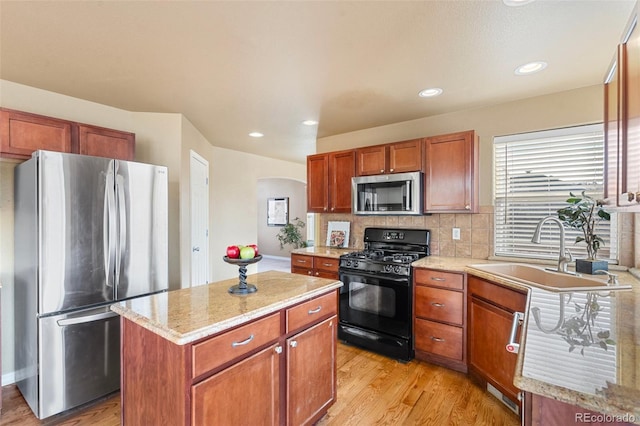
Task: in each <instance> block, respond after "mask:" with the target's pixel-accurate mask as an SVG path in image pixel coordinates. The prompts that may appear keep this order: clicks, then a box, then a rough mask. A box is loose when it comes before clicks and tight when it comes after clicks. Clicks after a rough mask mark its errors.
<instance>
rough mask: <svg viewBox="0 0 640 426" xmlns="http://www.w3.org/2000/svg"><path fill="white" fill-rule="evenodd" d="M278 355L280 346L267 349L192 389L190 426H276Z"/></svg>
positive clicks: (277, 422)
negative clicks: (192, 425)
mask: <svg viewBox="0 0 640 426" xmlns="http://www.w3.org/2000/svg"><path fill="white" fill-rule="evenodd" d="M281 352H282V349H281V346H279V345H273V346H270V347H268V348H267V349H264V350H263V351H261V352H258V353H257V354H255V355H252V356H250V357H249V358H247V359H245V360H244V361H241V362H239V363H237V364H234V365H233V366H231V367H229V368H227V369H226V370H223V371H221V372H220V373H218V374H215V375H213V376H211V377H209V378H208V379H206V380H203V381H202V382H200V383H198V384H196V385H194V386H193V387H192V390H191V396H192V398H191V400H192V402H191V420H192V423H193V424H194V425H241V424H242V425H258V424H260V425H278V424H279V422H280V367H279V365H280V353H281ZM176 396H178V395H176ZM221 401H226V402H225V403H222V402H221Z"/></svg>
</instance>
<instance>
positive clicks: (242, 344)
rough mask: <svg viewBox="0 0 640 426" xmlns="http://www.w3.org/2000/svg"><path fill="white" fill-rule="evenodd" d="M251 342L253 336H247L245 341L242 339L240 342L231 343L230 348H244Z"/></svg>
mask: <svg viewBox="0 0 640 426" xmlns="http://www.w3.org/2000/svg"><path fill="white" fill-rule="evenodd" d="M252 340H253V334H252V335H251V336H249V337H248V338H247V339H244V340H243V341H242V342H233V343H232V344H231V346H232V347H234V348H235V347H236V346H244V345H247V344H249V342H251V341H252Z"/></svg>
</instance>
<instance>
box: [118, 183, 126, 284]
mask: <svg viewBox="0 0 640 426" xmlns="http://www.w3.org/2000/svg"><path fill="white" fill-rule="evenodd" d="M123 187H124V177H123V176H122V175H116V197H117V198H118V249H117V255H116V288H117V286H119V285H120V264H121V263H122V256H123V253H126V251H127V209H126V206H125V203H126V200H125V196H124V188H123Z"/></svg>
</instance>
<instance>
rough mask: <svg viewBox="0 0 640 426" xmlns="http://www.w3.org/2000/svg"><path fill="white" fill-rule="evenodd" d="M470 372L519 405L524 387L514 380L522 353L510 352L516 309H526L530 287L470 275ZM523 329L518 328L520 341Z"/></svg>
mask: <svg viewBox="0 0 640 426" xmlns="http://www.w3.org/2000/svg"><path fill="white" fill-rule="evenodd" d="M467 282H468V285H469V288H468V302H467V308H468V314H467V318H468V321H469V332H468V350H469V354H468V356H469V374H470V375H471V377H472V378H474V379H475V380H476V381H478V382H480V383H481V384H483V385H486V383H490V384H491V385H492V386H494V387H495V388H496V389H498V390H499V391H500V392H502V394H503V395H504V396H506V397H507V398H509V400H511V402H512V403H513V404H514V405H515V404H517V405H519V404H520V403H519V401H518V393H519V392H520V390H519V389H518V388H516V387H515V386H514V384H513V378H514V374H515V369H516V360H517V357H518V355H517V354H515V353H511V352H507V350H506V345H507V343H508V342H509V336H510V334H511V326H512V324H513V315H514V312H524V310H525V307H526V301H527V295H526V291H525V290H524V289H523V290H522V291H518V290H515V289H511V288H507V287H504V286H501V285H499V284H496V283H493V282H490V281H487V280H484V279H481V278H478V277H475V276H473V275H469V276H468V278H467ZM519 336H520V333H519V332H518V337H517V339H518V341H519Z"/></svg>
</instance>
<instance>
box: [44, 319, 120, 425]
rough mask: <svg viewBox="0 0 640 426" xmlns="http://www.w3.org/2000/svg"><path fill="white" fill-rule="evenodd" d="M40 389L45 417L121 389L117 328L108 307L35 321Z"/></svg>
mask: <svg viewBox="0 0 640 426" xmlns="http://www.w3.org/2000/svg"><path fill="white" fill-rule="evenodd" d="M38 328H39V334H40V342H41V343H40V350H39V354H40V355H39V357H40V359H39V365H40V368H39V374H40V380H39V381H38V383H39V387H40V392H39V393H40V400H39V404H38V405H39V408H38V412H37V413H36V414H37V415H38V417H40V418H44V417H48V416H51V415H53V414H56V413H59V412H61V411H64V410H68V409H69V408H72V407H77V406H78V405H81V404H84V403H86V402H89V401H92V400H94V399H96V398H99V397H101V396H104V395H107V394H109V393H111V392H114V391H116V390H118V389H119V387H120V323H119V316H118V315H117V314H116V313H115V312H111V311H110V310H109V307H101V308H96V309H90V310H85V311H80V312H78V311H76V312H73V313H71V314H62V315H55V316H50V317H46V318H41V319H39V320H38Z"/></svg>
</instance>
